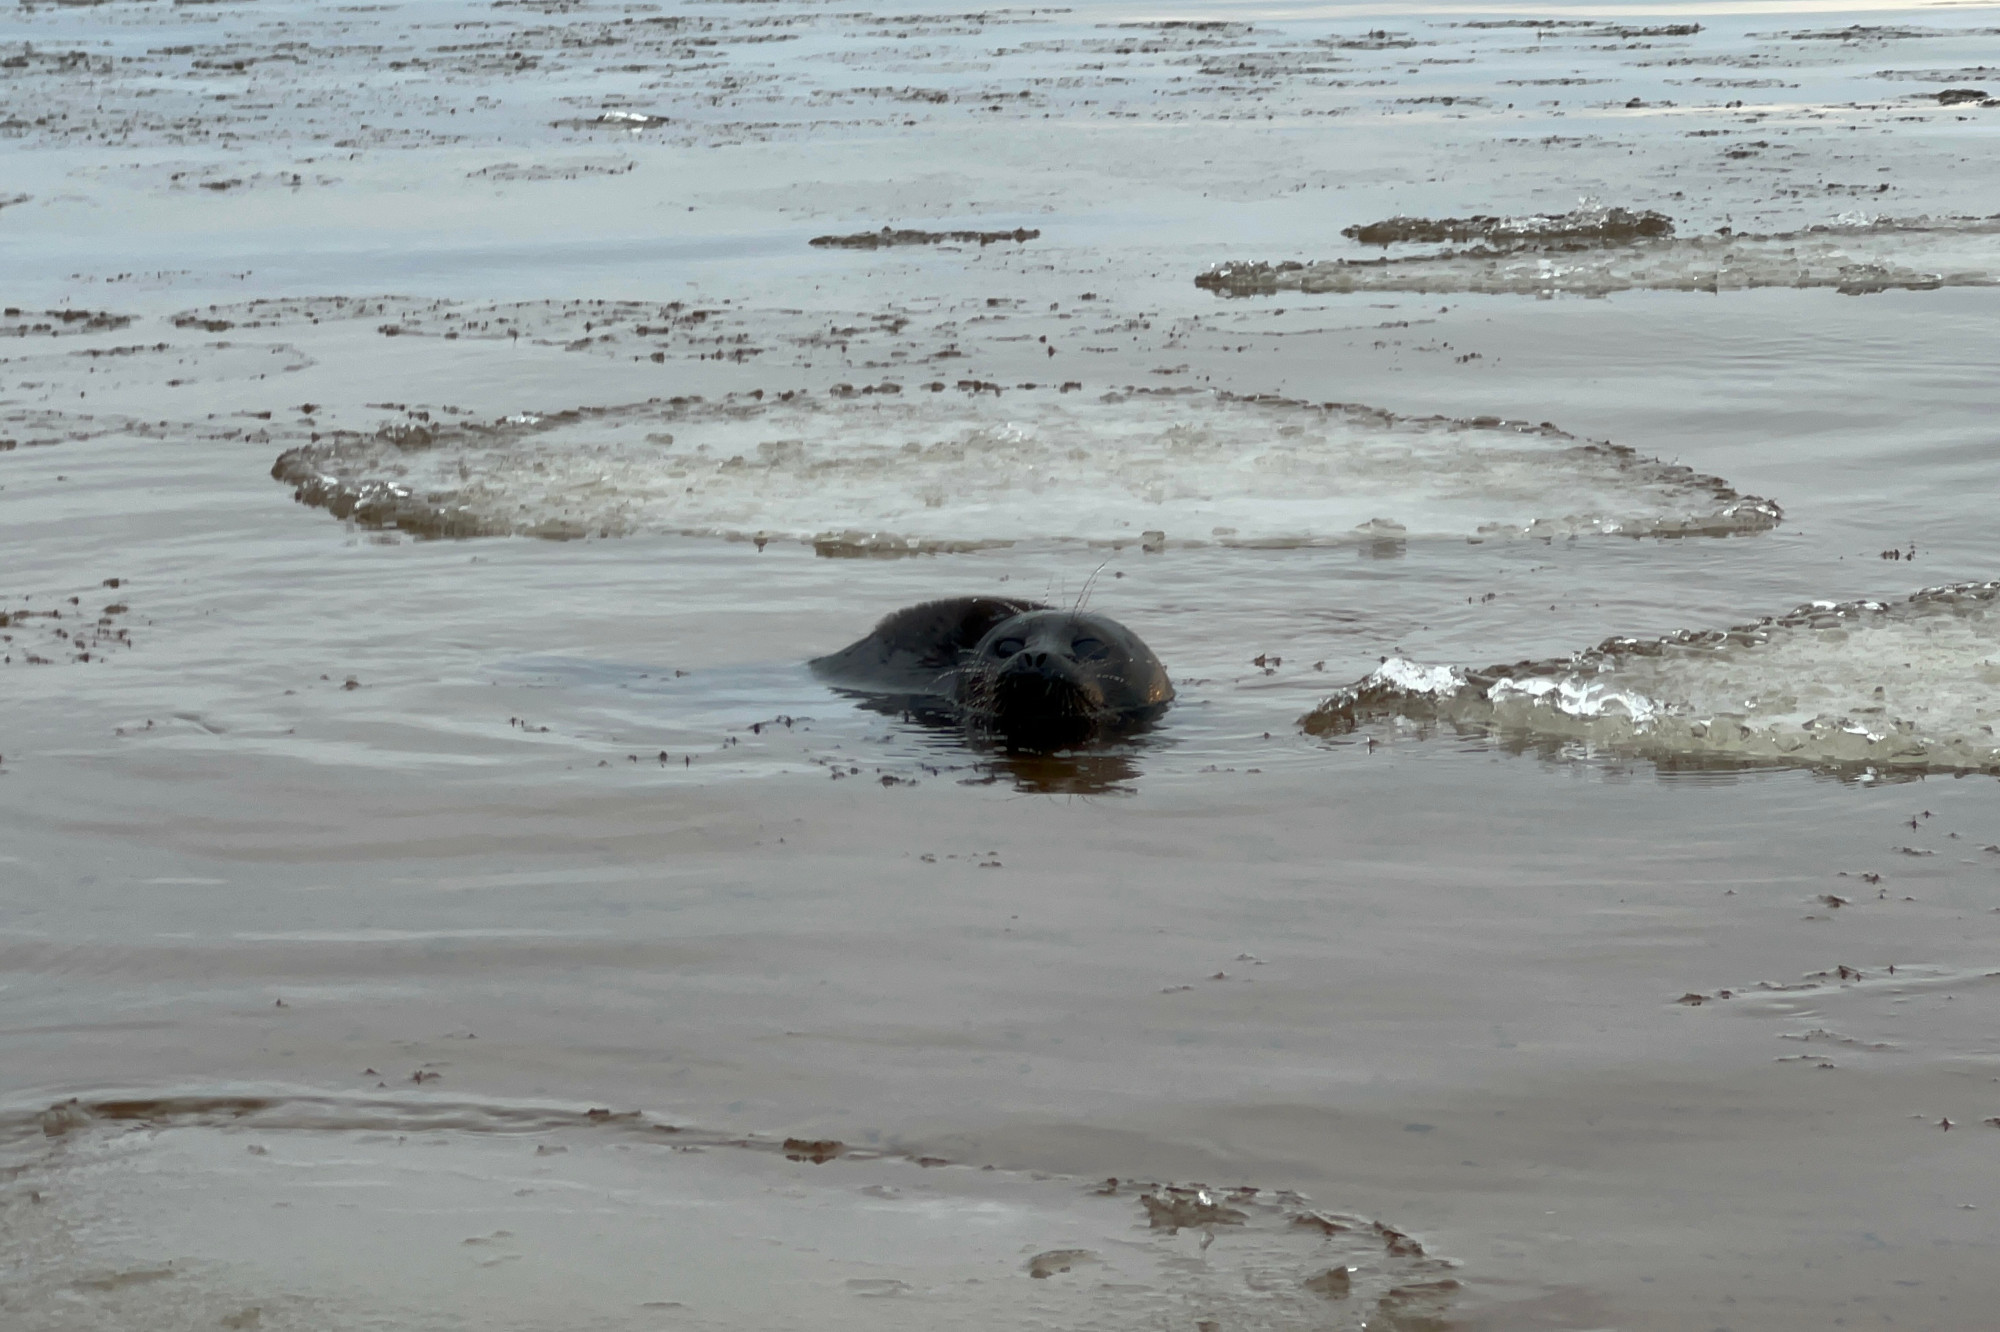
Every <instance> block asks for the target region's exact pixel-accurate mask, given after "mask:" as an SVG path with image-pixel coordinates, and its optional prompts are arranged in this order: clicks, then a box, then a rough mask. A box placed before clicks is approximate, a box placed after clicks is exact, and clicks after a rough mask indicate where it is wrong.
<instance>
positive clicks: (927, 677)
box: [811, 597, 1174, 750]
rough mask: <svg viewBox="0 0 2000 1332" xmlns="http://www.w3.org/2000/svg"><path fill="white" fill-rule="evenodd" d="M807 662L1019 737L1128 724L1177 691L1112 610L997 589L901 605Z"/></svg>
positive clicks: (1036, 746)
mask: <svg viewBox="0 0 2000 1332" xmlns="http://www.w3.org/2000/svg"><path fill="white" fill-rule="evenodd" d="M811 666H812V670H813V672H814V673H815V674H816V675H818V676H820V677H821V678H822V679H824V680H826V681H827V682H828V683H830V684H832V685H834V686H835V687H836V688H840V689H846V690H850V691H853V692H855V693H860V694H866V695H873V696H875V697H876V698H877V699H878V700H881V701H885V702H892V703H893V704H894V705H895V706H897V707H899V708H901V709H904V710H908V711H915V712H918V713H928V714H932V715H938V714H943V715H945V716H949V717H951V718H952V719H954V720H956V721H958V722H960V723H962V724H964V725H967V726H969V727H971V728H973V729H975V730H979V731H984V732H987V733H989V734H992V735H995V736H997V737H999V738H1000V739H1002V740H1003V741H1005V742H1006V743H1007V745H1009V746H1010V747H1012V748H1018V749H1032V750H1051V749H1065V748H1070V747H1073V746H1076V745H1080V744H1084V743H1087V742H1088V741H1090V740H1093V739H1097V738H1101V737H1104V736H1107V735H1112V734H1117V733H1119V732H1122V731H1129V730H1132V729H1135V728H1137V727H1139V726H1142V725H1144V724H1145V723H1147V722H1149V721H1151V720H1153V719H1154V718H1155V717H1158V716H1159V715H1160V713H1162V712H1164V711H1165V710H1166V708H1167V705H1168V704H1169V703H1171V702H1172V701H1173V697H1174V687H1173V684H1172V682H1170V681H1169V680H1168V679H1167V672H1166V668H1165V667H1164V666H1162V665H1161V664H1160V659H1159V658H1158V657H1156V656H1154V655H1153V652H1152V649H1150V648H1148V647H1147V646H1146V645H1145V644H1144V643H1143V642H1141V641H1140V639H1139V636H1138V635H1137V634H1135V633H1133V632H1132V631H1131V630H1130V629H1127V628H1126V627H1125V626H1124V625H1122V624H1120V623H1118V622H1117V621H1116V620H1114V619H1112V618H1111V617H1109V616H1107V615H1097V614H1093V613H1090V612H1086V611H1061V610H1052V609H1050V608H1049V607H1046V606H1042V605H1038V604H1036V603H1034V602H1025V601H1011V600H1007V599H1004V598H998V597H955V598H951V599H949V600H944V601H930V602H925V603H923V604H922V605H919V606H912V607H910V608H908V609H907V610H901V611H897V612H896V613H894V614H893V615H889V616H887V617H885V618H884V619H883V620H882V622H881V623H880V624H878V625H876V626H875V630H874V632H872V633H870V634H869V635H868V636H867V637H866V638H863V639H861V640H859V641H858V642H855V643H853V644H850V645H849V646H848V647H846V648H843V649H842V650H841V651H839V652H836V653H833V654H832V655H830V656H826V657H820V658H818V659H816V660H815V661H813V662H812V663H811Z"/></svg>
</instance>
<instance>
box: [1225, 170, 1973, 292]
mask: <svg viewBox="0 0 2000 1332" xmlns="http://www.w3.org/2000/svg"><path fill="white" fill-rule="evenodd" d="M1869 188H1870V189H1871V190H1872V189H1873V188H1874V187H1872V186H1871V187H1869ZM1996 273H2000V218H1963V219H1957V220H1954V221H1948V222H1937V223H1932V222H1928V221H1923V220H1919V221H1914V222H1900V221H1879V222H1869V223H1857V224H1854V225H1844V226H1826V227H1813V228H1810V229H1808V230H1806V231H1799V232H1787V233H1783V234H1778V235H1768V236H1752V235H1743V236H1738V235H1713V236H1690V237H1677V238H1661V239H1657V240H1650V241H1641V242H1638V243H1634V244H1630V245H1621V246H1615V247H1610V246H1607V247H1604V248H1591V249H1582V250H1575V249H1568V248H1563V247H1560V246H1543V245H1533V244H1524V245H1521V246H1519V247H1515V248H1505V249H1493V248H1489V247H1479V248H1475V249H1469V250H1447V251H1444V252H1442V253H1440V254H1435V255H1424V256H1416V257H1412V258H1408V259H1376V260H1353V259H1334V260H1322V261H1320V262H1316V263H1299V262H1289V261H1288V262H1281V263H1276V264H1271V263H1247V264H1246V263H1230V264H1221V265H1218V266H1216V267H1214V268H1211V269H1209V270H1208V271H1207V272H1205V273H1202V274H1201V275H1200V276H1198V277H1196V278H1195V285H1196V286H1198V287H1203V288H1206V289H1208V290H1210V291H1213V292H1216V293H1217V294H1218V295H1223V296H1256V295H1264V294H1269V293H1274V292H1280V291H1297V292H1306V293H1344V292H1369V291H1409V292H1478V293H1487V294H1497V295H1520V296H1555V295H1575V296H1607V295H1610V294H1611V293H1612V292H1618V291H1631V290H1651V291H1706V292H1720V291H1745V290H1750V289H1752V288H1757V287H1793V288H1800V289H1804V288H1813V287H1820V288H1831V289H1832V290H1834V291H1838V292H1841V293H1843V294H1845V295H1865V294H1867V293H1870V292H1879V291H1892V290H1911V291H1930V290H1935V289H1937V288H1939V287H1984V286H1991V285H1992V284H1993V282H1994V280H1995V274H1996Z"/></svg>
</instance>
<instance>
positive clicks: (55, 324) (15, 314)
mask: <svg viewBox="0 0 2000 1332" xmlns="http://www.w3.org/2000/svg"><path fill="white" fill-rule="evenodd" d="M132 319H133V316H131V315H123V314H113V313H111V312H110V311H109V310H23V309H20V308H19V307H18V306H12V305H10V306H7V307H6V308H5V309H0V338H60V337H69V336H74V335H76V334H79V333H110V332H114V331H116V330H118V329H121V328H124V327H126V326H127V325H129V324H130V323H131V322H132Z"/></svg>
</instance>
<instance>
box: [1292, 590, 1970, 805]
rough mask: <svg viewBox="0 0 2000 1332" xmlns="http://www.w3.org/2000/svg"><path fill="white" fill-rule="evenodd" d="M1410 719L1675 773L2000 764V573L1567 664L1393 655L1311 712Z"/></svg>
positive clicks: (1339, 728) (1345, 727) (1620, 648)
mask: <svg viewBox="0 0 2000 1332" xmlns="http://www.w3.org/2000/svg"><path fill="white" fill-rule="evenodd" d="M1397 722H1403V723H1409V724H1412V725H1413V726H1415V727H1416V728H1417V729H1418V730H1419V731H1423V730H1428V729H1430V728H1433V727H1438V726H1442V727H1445V728H1448V729H1450V730H1452V731H1455V732H1457V733H1460V734H1479V735H1487V736H1492V737H1495V738H1497V739H1500V740H1502V741H1503V742H1506V743H1509V744H1512V745H1515V746H1518V747H1534V748H1537V749H1540V750H1542V751H1543V752H1545V753H1547V754H1551V755H1573V756H1577V757H1587V756H1588V755H1590V754H1591V753H1593V752H1604V753H1613V754H1630V755H1634V756H1637V757H1642V758H1646V759H1650V760H1652V761H1653V762H1655V763H1657V764H1659V765H1661V766H1663V767H1681V766H1685V767H1750V766H1766V767H1768V766H1782V767H1801V768H1813V769H1822V770H1827V771H1830V772H1835V773H1838V774H1840V775H1843V776H1849V777H1854V778H1859V779H1863V780H1874V779H1877V778H1881V777H1885V776H1893V775H1896V774H1913V773H1923V772H1989V773H2000V734H1996V727H2000V583H1995V582H1987V583H1957V584H1952V585H1949V586H1944V587H1934V588H1926V589H1924V590H1923V591H1920V592H1917V593H1915V594H1913V595H1912V596H1910V597H1909V598H1908V599H1907V600H1905V601H1901V602H1896V603H1883V602H1875V601H1848V602H1832V601H1815V602H1808V603H1806V604H1805V605H1802V606H1798V607H1796V608H1794V609H1792V610H1790V611H1788V612H1786V613H1785V614H1783V615H1778V616H1770V617H1766V618H1764V619H1762V620H1758V621H1756V622H1755V623H1752V624H1744V625H1738V626H1736V627H1735V628H1731V629H1720V630H1689V631H1684V632H1681V633H1678V634H1674V635H1671V636H1669V637H1666V638H1660V639H1633V638H1610V639H1606V640H1605V641H1604V642H1602V643H1600V644H1598V645H1597V646H1596V647H1594V648H1589V649H1587V650H1585V651H1583V652H1579V653H1577V654H1576V655H1575V656H1573V657H1570V658H1568V659H1566V660H1558V661H1544V662H1521V663H1518V664H1515V665H1511V666H1491V667H1487V668H1485V669H1484V670H1465V669H1461V668H1459V667H1456V666H1423V665H1419V664H1417V663H1415V662H1411V661H1407V660H1403V659H1400V658H1397V659H1392V660H1390V661H1388V662H1386V663H1384V664H1383V665H1382V667H1381V668H1380V669H1378V670H1376V671H1374V672H1373V673H1371V674H1370V675H1368V676H1367V677H1366V678H1364V679H1361V680H1358V681H1356V682H1355V683H1353V684H1351V685H1349V686H1347V687H1346V688H1344V689H1342V690H1340V691H1339V692H1337V693H1335V694H1334V695H1333V696H1332V697H1331V698H1329V699H1327V701H1326V702H1324V703H1322V704H1321V705H1320V706H1319V707H1317V708H1315V709H1314V710H1313V711H1312V712H1310V713H1308V714H1306V715H1305V716H1304V717H1303V718H1301V719H1300V725H1301V726H1303V727H1304V729H1305V730H1306V731H1307V732H1308V733H1310V734H1314V735H1338V734H1342V733H1345V732H1349V731H1353V730H1355V729H1357V728H1359V727H1362V726H1367V725H1371V724H1381V723H1397Z"/></svg>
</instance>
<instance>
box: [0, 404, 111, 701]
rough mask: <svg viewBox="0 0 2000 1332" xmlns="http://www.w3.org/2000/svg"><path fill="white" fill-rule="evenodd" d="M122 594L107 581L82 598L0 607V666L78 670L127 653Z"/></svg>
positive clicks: (25, 600) (14, 600)
mask: <svg viewBox="0 0 2000 1332" xmlns="http://www.w3.org/2000/svg"><path fill="white" fill-rule="evenodd" d="M4 442H5V441H0V443H4ZM123 588H124V580H122V579H118V578H109V579H106V580H105V581H104V583H103V585H102V586H100V587H95V588H92V589H91V590H90V591H89V592H87V593H84V592H79V593H76V594H74V595H71V596H51V597H35V596H16V597H9V598H7V599H5V600H4V601H0V666H56V665H83V664H85V663H88V662H101V661H104V660H105V659H106V658H108V657H110V656H112V655H113V654H115V653H119V652H123V651H125V650H126V649H128V648H130V647H131V646H132V631H131V628H130V625H131V623H132V618H131V617H132V606H131V603H130V600H129V594H128V593H127V592H126V591H124V590H123Z"/></svg>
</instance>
